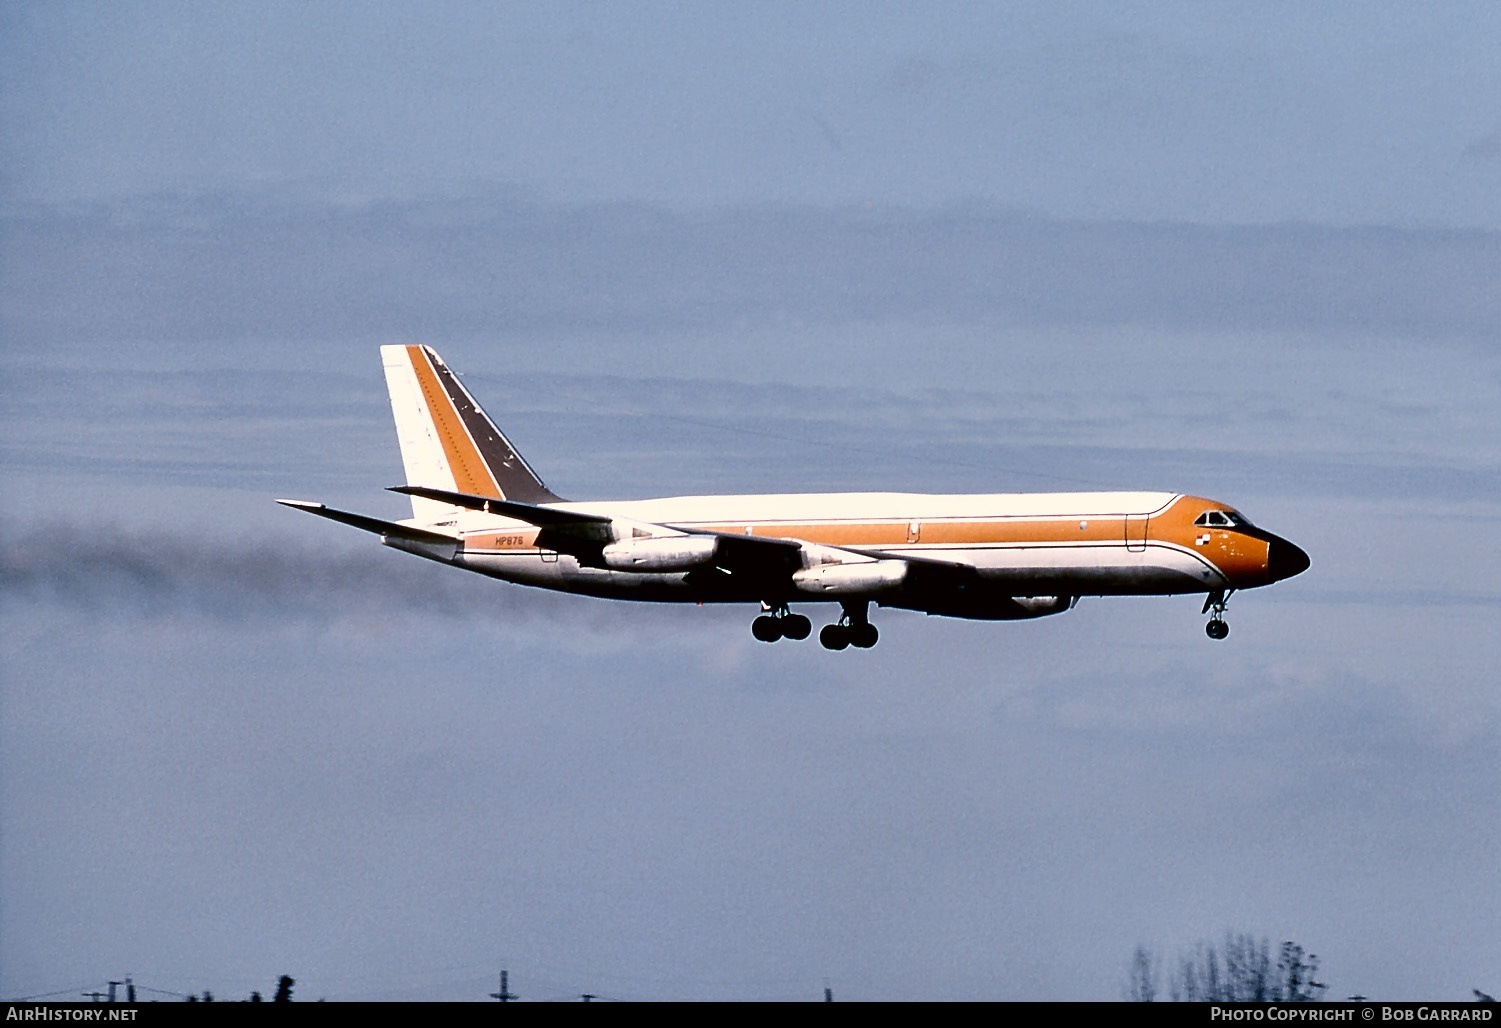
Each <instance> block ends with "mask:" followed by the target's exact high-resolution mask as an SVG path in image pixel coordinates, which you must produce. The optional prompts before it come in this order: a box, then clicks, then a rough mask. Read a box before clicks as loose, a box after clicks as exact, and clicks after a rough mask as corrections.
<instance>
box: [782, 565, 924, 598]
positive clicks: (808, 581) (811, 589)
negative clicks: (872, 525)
mask: <svg viewBox="0 0 1501 1028" xmlns="http://www.w3.org/2000/svg"><path fill="white" fill-rule="evenodd" d="M906 578H907V563H906V561H901V560H872V561H864V562H861V563H858V564H820V565H818V566H817V567H811V568H804V569H803V570H801V571H796V572H793V575H792V584H793V585H794V586H796V587H797V589H798V591H799V592H805V593H816V594H821V595H825V596H847V595H849V594H851V593H874V592H884V591H885V590H888V589H896V588H899V587H900V586H901V584H902V582H903V581H905V580H906Z"/></svg>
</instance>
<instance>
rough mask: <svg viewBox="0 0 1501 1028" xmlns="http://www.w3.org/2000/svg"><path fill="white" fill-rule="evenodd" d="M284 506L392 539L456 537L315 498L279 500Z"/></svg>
mask: <svg viewBox="0 0 1501 1028" xmlns="http://www.w3.org/2000/svg"><path fill="white" fill-rule="evenodd" d="M276 502H277V503H279V504H281V505H282V506H284V507H295V508H296V509H298V510H305V511H307V512H308V513H309V514H316V515H318V516H319V517H320V518H328V519H329V520H330V521H337V522H339V523H340V524H343V525H350V526H353V527H354V528H358V529H360V530H361V531H365V532H374V533H375V534H376V535H383V536H386V537H388V538H391V539H406V540H408V541H410V542H414V543H437V544H440V545H441V544H444V543H447V544H450V545H451V544H452V543H454V542H455V541H456V540H455V537H454V536H451V535H443V534H442V533H441V532H429V531H427V530H426V529H422V528H413V527H411V526H410V525H398V524H397V523H396V522H394V521H382V520H380V519H379V518H371V517H366V516H365V515H364V514H351V513H350V512H349V511H346V510H335V509H334V508H332V507H328V506H325V505H323V504H321V503H317V502H315V501H313V500H277V501H276Z"/></svg>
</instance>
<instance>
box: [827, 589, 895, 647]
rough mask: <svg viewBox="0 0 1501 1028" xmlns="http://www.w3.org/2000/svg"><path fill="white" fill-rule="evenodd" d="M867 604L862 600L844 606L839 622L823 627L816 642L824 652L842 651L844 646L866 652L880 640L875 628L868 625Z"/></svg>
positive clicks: (879, 634)
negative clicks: (821, 645)
mask: <svg viewBox="0 0 1501 1028" xmlns="http://www.w3.org/2000/svg"><path fill="white" fill-rule="evenodd" d="M868 607H869V604H868V603H867V602H866V601H864V600H862V601H860V602H859V603H846V604H844V613H843V614H841V615H840V616H839V620H838V621H837V622H835V623H834V624H832V625H825V626H824V628H823V631H821V632H819V633H818V641H819V642H820V643H822V644H823V648H824V649H826V650H842V649H844V648H845V647H846V646H853V647H855V649H857V650H868V649H870V648H871V647H872V646H874V645H875V644H876V641H877V640H879V639H880V638H881V633H880V632H878V631H876V626H875V625H873V624H871V623H870V618H869V616H868V615H867V614H866V610H867V609H868Z"/></svg>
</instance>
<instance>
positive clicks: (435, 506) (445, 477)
mask: <svg viewBox="0 0 1501 1028" xmlns="http://www.w3.org/2000/svg"><path fill="white" fill-rule="evenodd" d="M380 356H381V363H382V364H383V365H385V369H386V389H387V390H388V391H389V392H390V394H391V414H392V416H393V417H394V418H395V419H396V437H397V440H398V441H399V442H400V443H401V461H402V464H403V466H404V467H405V468H406V476H407V485H416V486H426V487H428V488H431V489H444V490H448V491H450V492H456V493H466V494H468V495H470V496H493V497H495V498H496V499H501V500H517V501H520V502H521V503H551V502H554V501H556V500H558V499H559V497H558V496H555V495H554V494H553V493H552V492H551V491H550V490H549V489H548V488H547V486H545V485H543V484H542V480H541V479H540V478H538V477H537V474H536V472H534V471H533V470H532V469H531V466H530V465H529V464H527V462H526V461H525V460H524V459H523V458H522V456H521V454H519V453H517V452H516V450H515V448H514V447H513V446H511V443H510V440H508V439H506V437H505V435H504V434H503V433H502V432H501V431H500V429H499V428H497V427H495V423H494V422H493V421H491V420H490V418H489V416H488V415H486V414H485V412H484V410H483V409H481V408H480V405H479V404H478V403H477V402H476V401H475V399H474V397H472V396H470V395H469V390H467V389H465V388H464V386H463V383H461V382H460V381H459V380H458V378H457V377H455V376H454V374H453V372H451V371H449V370H448V366H447V365H446V364H444V363H443V359H442V358H441V357H439V356H438V355H437V354H436V353H434V352H433V350H432V349H431V348H429V347H426V346H382V347H381V348H380ZM460 509H461V508H459V507H453V506H450V505H448V504H445V503H441V502H439V501H437V500H429V499H424V498H422V497H419V496H414V497H412V517H414V518H415V519H417V520H418V521H419V522H423V523H427V524H432V523H434V522H437V521H441V520H444V519H446V518H448V517H451V516H452V515H453V514H455V513H456V512H457V511H459V510H460Z"/></svg>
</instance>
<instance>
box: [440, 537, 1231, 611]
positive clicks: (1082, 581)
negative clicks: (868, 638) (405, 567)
mask: <svg viewBox="0 0 1501 1028" xmlns="http://www.w3.org/2000/svg"><path fill="white" fill-rule="evenodd" d="M885 552H887V553H890V555H891V556H893V557H902V556H912V557H916V558H922V559H926V560H936V561H949V562H953V563H955V564H967V565H969V566H971V567H975V568H977V569H978V570H979V577H980V579H981V582H982V583H983V588H984V591H985V593H987V594H990V593H993V594H995V595H996V596H1044V595H1070V596H1079V595H1089V596H1101V595H1112V594H1166V593H1185V592H1204V591H1208V590H1210V589H1216V588H1221V587H1223V585H1224V577H1223V576H1222V575H1220V574H1219V573H1218V572H1217V571H1216V570H1215V569H1214V568H1213V565H1211V564H1208V563H1207V562H1206V561H1204V560H1203V559H1201V558H1200V557H1198V556H1197V555H1195V554H1193V553H1188V552H1185V551H1183V550H1181V549H1178V548H1176V547H1169V546H1158V545H1149V546H1147V547H1146V548H1145V549H1144V550H1140V551H1136V550H1128V549H1127V548H1126V547H1125V546H1098V547H1079V546H1059V547H1046V546H1028V547H988V548H980V549H973V548H971V549H946V548H939V547H910V548H907V547H904V548H900V549H896V548H894V549H891V550H888V551H885ZM454 563H455V564H458V565H459V566H461V567H464V568H467V569H469V570H471V571H476V572H479V573H480V574H484V575H489V576H491V577H493V578H500V579H504V580H505V581H508V582H515V583H517V584H519V585H530V586H536V587H539V588H543V589H555V590H559V591H562V592H572V593H582V594H586V595H590V596H603V597H615V598H619V599H636V600H646V601H655V602H695V601H698V602H720V601H724V602H743V601H747V600H760V599H775V598H777V597H775V596H773V595H772V593H773V592H774V591H775V590H772V589H769V588H768V587H767V586H766V585H765V584H764V583H762V584H758V583H753V582H746V581H741V580H737V579H734V578H730V577H721V576H718V575H715V574H713V573H712V572H711V573H706V574H697V575H695V574H683V573H658V574H640V573H634V572H625V571H611V570H607V569H603V568H592V567H587V566H584V565H581V564H580V563H579V561H578V560H577V559H576V558H574V557H571V556H569V555H568V554H554V553H550V552H546V551H539V550H516V551H513V552H498V553H497V552H482V553H466V554H460V555H459V556H458V557H457V558H456V559H455V560H454ZM789 598H791V597H789ZM835 598H837V597H828V599H835ZM875 598H878V599H881V600H882V601H883V602H885V600H887V599H889V598H891V597H888V596H879V597H875ZM796 599H797V600H798V601H800V602H817V601H819V600H821V599H824V598H823V597H817V596H802V595H799V596H797V597H796Z"/></svg>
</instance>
